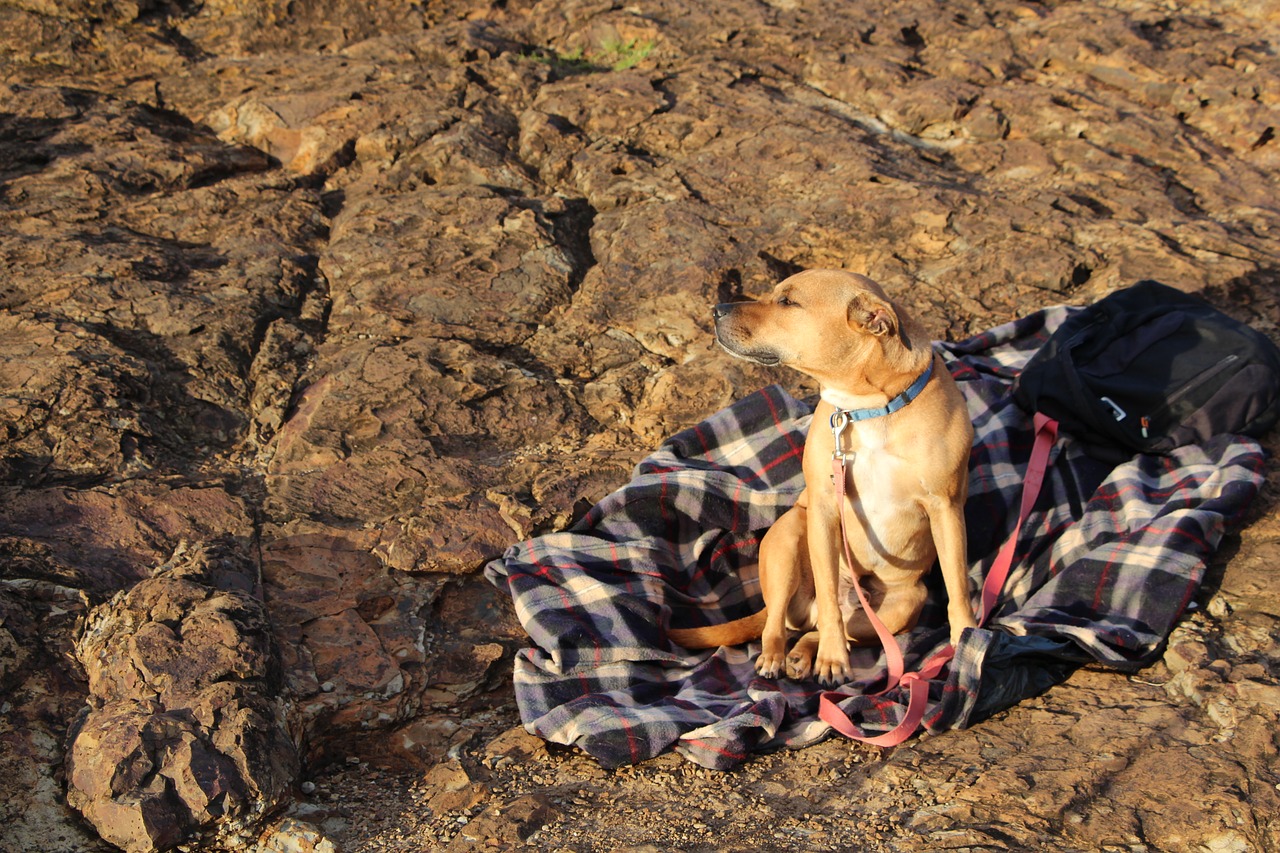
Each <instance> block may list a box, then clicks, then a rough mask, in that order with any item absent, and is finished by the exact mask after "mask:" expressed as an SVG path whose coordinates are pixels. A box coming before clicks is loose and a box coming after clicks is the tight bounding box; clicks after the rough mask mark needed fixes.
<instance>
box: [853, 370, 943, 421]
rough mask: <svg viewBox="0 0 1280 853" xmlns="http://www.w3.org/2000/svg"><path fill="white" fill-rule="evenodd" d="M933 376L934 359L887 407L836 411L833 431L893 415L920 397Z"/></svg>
mask: <svg viewBox="0 0 1280 853" xmlns="http://www.w3.org/2000/svg"><path fill="white" fill-rule="evenodd" d="M932 375H933V359H932V358H930V359H929V366H928V367H926V368H925V369H924V373H921V374H920V375H919V376H918V377H916V381H915V382H912V383H911V387H909V388H907V390H905V391H903V392H902V393H901V394H899V395H898V396H896V397H894V398H893V399H892V400H890V401H889V404H888V405H887V406H880V407H878V408H874V409H836V411H835V414H833V415H832V416H831V428H832V429H833V430H838V429H841V428H842V427H843V426H844V425H845V424H848V423H852V422H854V421H869V420H871V419H872V418H882V417H884V416H885V415H892V414H893V413H894V412H896V411H898V409H901V408H903V407H904V406H906V405H907V404H908V403H910V402H911V401H912V400H914V399H915V398H916V397H919V396H920V392H921V391H923V390H924V386H926V385H928V384H929V377H930V376H932Z"/></svg>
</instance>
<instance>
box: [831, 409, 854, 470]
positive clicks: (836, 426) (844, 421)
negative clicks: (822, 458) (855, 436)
mask: <svg viewBox="0 0 1280 853" xmlns="http://www.w3.org/2000/svg"><path fill="white" fill-rule="evenodd" d="M853 421H854V418H853V416H852V415H850V414H849V413H848V412H847V411H845V410H844V409H836V410H835V412H833V413H832V415H831V438H832V439H833V446H834V449H833V450H832V451H831V458H832V459H837V460H839V461H840V462H842V463H848V462H851V461H852V460H853V458H854V457H855V456H856V455H857V454H856V453H845V452H844V451H843V450H841V449H840V446H841V442H840V436H841V435H843V434H844V431H845V428H846V427H847V426H849V424H851V423H853Z"/></svg>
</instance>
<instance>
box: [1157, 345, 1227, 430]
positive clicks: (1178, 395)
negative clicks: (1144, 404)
mask: <svg viewBox="0 0 1280 853" xmlns="http://www.w3.org/2000/svg"><path fill="white" fill-rule="evenodd" d="M1239 360H1240V356H1238V355H1236V354H1235V353H1231V354H1230V355H1228V356H1227V357H1226V358H1224V359H1222V360H1221V361H1219V362H1218V363H1217V364H1215V365H1214V366H1213V367H1210V368H1209V369H1207V370H1205V371H1203V372H1201V373H1200V375H1198V376H1196V378H1195V379H1192V380H1191V381H1190V382H1188V383H1187V384H1186V385H1183V386H1182V387H1181V388H1179V389H1178V390H1177V391H1174V392H1173V393H1172V394H1170V395H1169V399H1168V400H1166V401H1165V402H1164V405H1163V406H1161V407H1160V408H1158V409H1156V410H1155V411H1154V412H1152V413H1151V414H1150V415H1143V416H1142V417H1141V418H1140V419H1139V421H1138V422H1139V423H1140V424H1141V425H1142V437H1143V438H1149V437H1150V436H1149V435H1147V430H1148V428H1149V427H1150V426H1151V422H1152V421H1153V420H1156V419H1158V418H1162V417H1164V416H1165V415H1166V414H1168V412H1169V410H1170V409H1172V408H1173V407H1174V405H1176V404H1177V402H1178V401H1179V400H1181V399H1182V398H1183V397H1185V396H1187V395H1188V394H1190V393H1191V392H1192V391H1194V390H1196V389H1197V388H1199V387H1200V386H1201V385H1203V384H1204V383H1206V382H1208V381H1209V380H1210V379H1212V378H1214V377H1215V376H1217V375H1218V374H1219V373H1221V372H1222V371H1224V370H1226V369H1227V368H1228V367H1230V366H1231V365H1232V364H1234V363H1235V362H1237V361H1239Z"/></svg>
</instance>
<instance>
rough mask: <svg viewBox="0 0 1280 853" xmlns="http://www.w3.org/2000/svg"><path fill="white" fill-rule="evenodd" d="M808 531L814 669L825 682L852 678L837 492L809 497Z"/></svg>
mask: <svg viewBox="0 0 1280 853" xmlns="http://www.w3.org/2000/svg"><path fill="white" fill-rule="evenodd" d="M823 492H826V490H823ZM808 532H809V560H810V563H811V565H812V568H813V591H814V604H815V612H816V616H817V622H818V626H817V627H818V653H817V655H815V657H814V661H813V673H814V676H815V677H816V678H817V679H818V681H820V682H822V683H823V684H826V685H835V684H841V683H843V682H845V681H848V680H849V646H848V643H847V641H846V639H845V631H844V618H843V617H842V616H841V615H840V599H839V587H840V550H841V530H840V514H839V510H838V508H837V507H836V505H835V494H834V493H829V494H822V495H820V496H819V495H815V496H814V498H813V499H812V500H811V501H810V505H809V524H808Z"/></svg>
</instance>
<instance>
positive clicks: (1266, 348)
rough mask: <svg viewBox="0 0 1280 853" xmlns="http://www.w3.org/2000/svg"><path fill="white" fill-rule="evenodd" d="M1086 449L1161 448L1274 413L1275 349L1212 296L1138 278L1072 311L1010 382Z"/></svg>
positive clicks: (1253, 424) (1113, 453)
mask: <svg viewBox="0 0 1280 853" xmlns="http://www.w3.org/2000/svg"><path fill="white" fill-rule="evenodd" d="M1013 395H1014V399H1016V400H1017V402H1018V403H1019V405H1021V406H1022V407H1023V408H1024V409H1026V410H1027V411H1039V412H1042V413H1043V414H1045V415H1048V416H1049V417H1051V418H1054V419H1055V420H1057V421H1058V422H1059V424H1060V426H1061V427H1062V429H1064V430H1065V431H1067V432H1068V433H1070V434H1071V436H1072V437H1073V438H1076V439H1078V440H1079V441H1080V442H1081V443H1082V445H1083V447H1084V449H1085V450H1086V451H1087V452H1088V453H1089V454H1090V455H1092V456H1094V457H1096V458H1098V459H1102V460H1104V461H1106V462H1112V463H1114V462H1120V461H1123V460H1125V459H1128V458H1130V457H1132V456H1133V455H1134V454H1135V453H1159V454H1167V453H1168V452H1169V451H1171V450H1172V449H1173V448H1175V447H1179V446H1181V445H1184V444H1198V443H1202V442H1204V441H1206V440H1207V439H1209V438H1211V437H1212V436H1215V435H1218V434H1221V433H1235V434H1244V435H1251V436H1255V437H1257V436H1260V435H1262V434H1263V433H1264V432H1266V431H1267V430H1268V429H1270V428H1271V427H1272V426H1274V425H1275V423H1276V421H1277V419H1280V349H1277V347H1276V345H1275V344H1274V343H1272V341H1271V339H1270V338H1268V337H1267V336H1266V335H1264V334H1262V333H1261V332H1258V331H1257V330H1255V329H1252V328H1250V327H1249V326H1246V325H1245V324H1243V323H1240V322H1237V321H1236V320H1233V319H1231V318H1230V317H1228V316H1227V315H1225V314H1223V313H1222V312H1221V311H1218V310H1216V309H1215V308H1213V307H1211V306H1210V305H1209V304H1208V303H1206V302H1204V301H1203V300H1201V299H1199V298H1198V297H1195V296H1192V295H1190V294H1187V293H1183V292H1182V291H1180V290H1176V289H1174V288H1172V287H1168V286H1167V285H1164V284H1160V283H1159V282H1156V281H1141V282H1138V283H1137V284H1135V285H1133V286H1132V287H1129V288H1126V289H1124V290H1120V291H1116V292H1115V293H1112V294H1110V295H1109V296H1106V297H1104V298H1103V299H1101V300H1099V301H1098V302H1096V303H1094V304H1093V305H1091V306H1089V307H1088V308H1084V309H1081V310H1079V311H1076V312H1074V313H1073V314H1071V315H1070V316H1069V317H1068V318H1067V319H1066V320H1065V321H1063V323H1062V325H1061V326H1059V327H1058V329H1057V331H1055V332H1054V333H1053V336H1052V337H1050V338H1049V340H1048V341H1046V342H1045V344H1044V345H1043V346H1042V347H1041V348H1040V350H1039V351H1038V352H1037V353H1036V354H1035V355H1034V356H1033V357H1032V358H1031V360H1030V361H1029V362H1028V363H1027V365H1026V367H1025V368H1023V370H1022V373H1021V375H1019V377H1018V378H1017V380H1016V381H1015V382H1014V386H1013Z"/></svg>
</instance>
